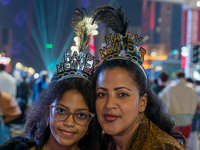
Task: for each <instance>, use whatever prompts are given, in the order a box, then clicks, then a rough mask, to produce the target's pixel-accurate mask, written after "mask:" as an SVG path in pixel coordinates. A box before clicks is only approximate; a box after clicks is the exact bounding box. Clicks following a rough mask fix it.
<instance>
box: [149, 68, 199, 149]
mask: <svg viewBox="0 0 200 150" xmlns="http://www.w3.org/2000/svg"><path fill="white" fill-rule="evenodd" d="M169 77H170V74H169V73H168V72H166V71H161V72H160V73H159V74H158V77H157V78H156V79H155V80H154V81H153V82H152V89H153V90H154V92H155V93H156V94H158V97H159V98H160V99H161V100H162V101H163V102H164V104H165V106H166V111H167V112H168V114H170V115H171V116H173V118H174V121H175V122H176V125H175V128H176V129H177V130H179V131H181V132H182V134H183V135H184V137H185V138H186V142H187V145H188V146H189V147H190V148H191V149H192V150H199V140H198V131H199V129H200V126H199V124H200V120H199V118H200V81H194V80H193V79H192V78H185V73H184V71H183V70H178V71H177V73H176V78H175V79H172V80H169Z"/></svg>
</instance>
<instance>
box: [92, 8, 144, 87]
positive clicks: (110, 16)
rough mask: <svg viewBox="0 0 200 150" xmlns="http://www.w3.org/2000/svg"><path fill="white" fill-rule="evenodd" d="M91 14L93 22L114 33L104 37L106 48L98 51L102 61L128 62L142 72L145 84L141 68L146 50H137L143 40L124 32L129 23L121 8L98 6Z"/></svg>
mask: <svg viewBox="0 0 200 150" xmlns="http://www.w3.org/2000/svg"><path fill="white" fill-rule="evenodd" d="M93 14H94V19H93V22H99V23H103V24H105V25H106V27H108V28H111V29H112V30H113V31H115V34H114V36H112V34H110V36H109V37H107V36H105V41H106V46H104V47H103V48H102V49H100V50H99V52H100V54H101V58H102V61H104V60H107V61H109V60H113V59H123V60H129V61H131V62H132V63H134V64H136V65H137V66H138V67H139V68H140V69H141V70H142V72H143V73H144V75H145V78H146V83H147V74H146V72H145V70H144V68H143V67H142V66H141V65H142V64H143V62H144V55H145V54H146V50H145V49H144V48H142V47H140V49H139V50H138V44H139V42H140V41H141V40H142V39H143V38H142V37H140V38H138V35H137V34H133V33H127V32H126V30H127V28H128V25H129V22H130V21H129V19H128V18H126V19H124V9H123V6H122V5H120V6H119V7H117V8H115V7H113V6H110V5H104V6H100V7H98V8H96V9H95V10H94V11H93Z"/></svg>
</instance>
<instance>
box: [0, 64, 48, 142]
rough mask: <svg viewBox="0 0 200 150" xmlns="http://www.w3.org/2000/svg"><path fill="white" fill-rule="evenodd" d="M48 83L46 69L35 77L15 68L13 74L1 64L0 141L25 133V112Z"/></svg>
mask: <svg viewBox="0 0 200 150" xmlns="http://www.w3.org/2000/svg"><path fill="white" fill-rule="evenodd" d="M48 83H49V78H48V72H47V71H46V70H42V71H40V73H39V77H38V78H34V76H30V75H29V74H27V73H24V72H21V71H20V70H14V71H13V74H12V75H11V74H9V73H8V72H7V71H6V66H5V65H4V64H0V133H1V134H0V143H3V142H5V141H7V140H8V139H9V138H10V137H12V136H15V135H19V134H22V133H23V132H22V130H23V125H24V121H25V120H24V119H25V112H26V110H27V108H28V107H29V106H30V105H31V103H32V102H33V101H34V100H36V99H37V97H38V94H39V93H40V92H41V91H43V90H44V89H45V88H46V87H47V86H48Z"/></svg>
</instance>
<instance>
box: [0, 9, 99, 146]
mask: <svg viewBox="0 0 200 150" xmlns="http://www.w3.org/2000/svg"><path fill="white" fill-rule="evenodd" d="M75 15H76V16H77V18H76V19H74V24H73V25H74V26H75V27H74V28H75V29H76V33H77V35H78V38H79V41H81V42H83V43H80V42H79V44H80V45H78V46H77V47H78V50H79V53H78V52H77V51H75V52H73V53H72V54H71V53H65V54H64V62H63V63H61V64H60V65H57V66H56V67H57V75H56V76H54V77H53V78H52V81H51V83H50V85H49V86H48V87H47V88H46V89H45V90H44V91H42V93H40V95H39V97H38V99H37V101H34V102H33V104H32V106H31V109H30V110H29V111H28V113H27V116H26V123H25V129H24V134H25V135H26V136H27V137H28V139H27V138H24V137H16V138H13V139H11V140H10V141H8V142H6V143H4V144H3V145H1V146H0V149H7V150H11V149H14V150H22V149H30V150H98V149H99V147H100V145H99V144H100V143H99V142H98V139H99V137H100V136H101V127H100V125H99V123H98V121H97V117H96V116H95V90H94V86H93V84H92V82H91V74H90V73H91V71H92V70H91V69H92V68H91V67H90V65H91V63H90V64H89V63H88V62H90V61H91V60H93V63H95V64H96V63H98V61H96V60H95V58H94V57H93V56H92V55H90V54H84V53H81V52H80V51H83V50H85V48H86V47H87V46H88V44H89V40H90V37H91V36H92V31H93V30H94V29H96V28H97V27H93V25H91V24H90V25H88V24H89V23H90V22H89V21H88V20H91V19H89V18H88V16H87V15H86V13H85V10H84V9H83V11H80V10H78V9H77V10H76V12H75ZM76 25H77V26H76ZM88 27H89V28H88ZM91 28H93V29H91ZM79 30H80V31H79ZM88 31H90V32H89V33H88ZM88 34H90V35H88ZM85 37H87V38H85ZM95 64H92V66H94V65H95Z"/></svg>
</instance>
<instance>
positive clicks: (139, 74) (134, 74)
mask: <svg viewBox="0 0 200 150" xmlns="http://www.w3.org/2000/svg"><path fill="white" fill-rule="evenodd" d="M115 67H121V68H124V69H126V70H127V71H128V72H129V73H130V77H131V78H132V79H133V81H134V83H136V86H137V88H138V89H139V95H140V96H143V95H144V94H145V93H147V99H148V100H147V107H146V110H145V114H146V116H147V117H148V118H149V119H150V120H151V121H152V122H153V123H155V124H156V125H157V126H158V127H159V128H160V129H161V130H163V131H165V132H166V133H168V134H169V135H171V136H173V137H174V138H176V139H177V140H183V145H182V146H183V147H184V142H185V139H184V137H183V136H182V134H179V133H177V132H175V131H174V125H175V122H174V121H173V120H172V118H171V117H170V116H169V115H168V114H167V113H166V110H165V106H164V104H163V102H162V100H160V99H158V97H157V95H156V94H155V93H154V92H153V91H152V89H151V84H150V82H149V79H148V78H147V79H146V77H145V74H144V73H143V71H142V70H141V68H139V66H137V65H136V64H134V63H132V62H131V61H129V60H120V59H114V60H109V61H104V62H103V63H102V64H101V65H100V66H99V67H98V68H96V71H95V73H94V80H93V83H94V85H96V82H97V79H98V76H99V74H100V73H101V72H102V71H103V70H105V69H114V68H115Z"/></svg>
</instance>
